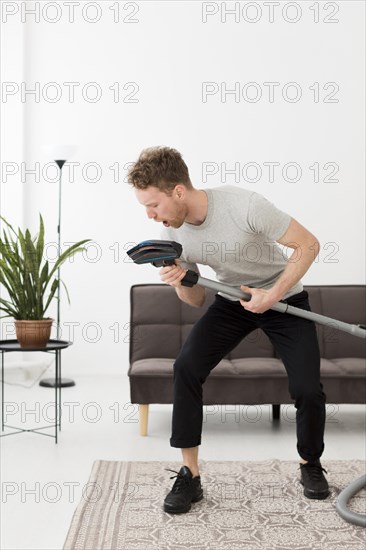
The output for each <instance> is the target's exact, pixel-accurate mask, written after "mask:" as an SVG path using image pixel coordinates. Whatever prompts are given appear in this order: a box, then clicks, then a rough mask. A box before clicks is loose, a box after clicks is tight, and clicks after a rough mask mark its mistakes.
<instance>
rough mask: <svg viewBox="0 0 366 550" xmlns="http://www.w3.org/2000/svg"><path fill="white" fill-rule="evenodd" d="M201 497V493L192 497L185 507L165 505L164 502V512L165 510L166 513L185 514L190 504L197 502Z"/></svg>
mask: <svg viewBox="0 0 366 550" xmlns="http://www.w3.org/2000/svg"><path fill="white" fill-rule="evenodd" d="M202 499H203V493H202V495H201V496H199V497H197V498H195V499H193V500H192V501H191V503H190V504H188V505H187V506H186V507H185V508H171V507H170V506H166V505H165V504H164V512H167V513H168V514H186V513H187V512H189V510H190V509H191V504H193V503H195V502H199V501H200V500H202Z"/></svg>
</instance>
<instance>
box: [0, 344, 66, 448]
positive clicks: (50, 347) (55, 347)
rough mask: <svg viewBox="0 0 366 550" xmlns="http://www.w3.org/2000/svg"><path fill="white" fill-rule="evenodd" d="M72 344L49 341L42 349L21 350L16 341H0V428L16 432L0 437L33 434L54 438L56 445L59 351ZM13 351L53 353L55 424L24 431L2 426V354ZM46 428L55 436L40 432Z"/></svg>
mask: <svg viewBox="0 0 366 550" xmlns="http://www.w3.org/2000/svg"><path fill="white" fill-rule="evenodd" d="M71 344H72V342H66V341H65V340H49V341H48V342H47V345H46V347H44V348H21V347H20V344H19V342H18V340H0V352H1V427H2V431H4V428H13V429H15V430H17V431H16V432H11V433H8V434H1V435H0V437H5V436H6V435H14V434H18V433H21V432H34V433H39V434H40V435H47V436H48V437H54V438H55V443H57V428H59V430H61V384H60V380H61V351H62V350H63V349H65V348H68V347H69V346H71ZM15 351H23V352H28V351H44V352H47V353H53V354H54V355H55V381H56V383H55V423H54V424H49V425H48V426H43V427H40V428H34V429H32V430H25V429H23V428H18V427H16V426H9V425H7V424H4V353H10V352H15ZM46 428H55V435H51V434H47V433H44V432H41V431H40V430H44V429H46Z"/></svg>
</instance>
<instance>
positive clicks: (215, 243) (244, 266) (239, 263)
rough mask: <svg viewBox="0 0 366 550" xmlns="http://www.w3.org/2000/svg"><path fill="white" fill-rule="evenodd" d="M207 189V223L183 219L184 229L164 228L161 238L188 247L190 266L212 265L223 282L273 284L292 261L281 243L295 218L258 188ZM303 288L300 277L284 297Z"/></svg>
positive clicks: (185, 249)
mask: <svg viewBox="0 0 366 550" xmlns="http://www.w3.org/2000/svg"><path fill="white" fill-rule="evenodd" d="M204 191H205V193H206V194H207V198H208V211H207V216H206V219H205V221H204V222H203V223H202V224H201V225H192V224H189V223H183V225H182V226H181V227H180V228H179V229H174V228H172V227H167V228H165V227H163V229H162V232H161V238H162V239H165V240H171V241H176V242H179V243H180V244H181V245H182V246H183V252H182V255H181V258H180V261H181V264H182V267H183V268H184V269H192V270H193V271H199V269H198V266H197V264H201V265H208V266H210V267H211V268H212V269H213V270H214V271H215V273H216V277H217V280H218V281H220V282H222V283H226V284H228V285H231V286H233V287H240V285H246V286H250V287H253V288H264V289H267V290H268V289H270V288H272V286H273V285H274V283H275V282H276V280H277V279H278V278H279V276H280V275H281V273H282V272H283V270H284V269H285V267H286V265H287V263H288V258H287V256H286V254H285V252H284V251H283V250H282V249H281V248H280V247H279V246H278V244H277V243H276V241H277V240H278V239H280V238H281V237H282V236H283V235H284V234H285V233H286V230H287V228H288V226H289V224H290V220H291V216H290V215H289V214H286V213H285V212H282V211H281V210H278V208H276V207H275V206H274V205H273V204H272V203H271V202H269V201H268V200H267V199H265V198H264V197H263V196H262V195H260V194H259V193H256V192H254V191H250V190H247V189H241V188H239V187H236V186H233V185H225V186H222V187H216V188H213V189H204ZM302 289H303V286H302V283H301V281H299V282H298V283H297V284H295V285H294V286H293V287H292V288H290V289H289V290H288V292H287V293H286V295H285V296H283V298H288V297H289V296H292V295H293V294H297V293H298V292H301V291H302ZM219 294H221V295H222V296H224V297H225V298H228V299H230V300H237V298H234V297H232V296H229V295H227V294H224V293H223V292H220V293H219Z"/></svg>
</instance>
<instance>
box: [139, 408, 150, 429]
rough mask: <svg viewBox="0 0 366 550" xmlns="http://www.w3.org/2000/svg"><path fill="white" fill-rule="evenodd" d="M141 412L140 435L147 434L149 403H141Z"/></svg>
mask: <svg viewBox="0 0 366 550" xmlns="http://www.w3.org/2000/svg"><path fill="white" fill-rule="evenodd" d="M139 413H140V435H147V421H148V417H149V405H139Z"/></svg>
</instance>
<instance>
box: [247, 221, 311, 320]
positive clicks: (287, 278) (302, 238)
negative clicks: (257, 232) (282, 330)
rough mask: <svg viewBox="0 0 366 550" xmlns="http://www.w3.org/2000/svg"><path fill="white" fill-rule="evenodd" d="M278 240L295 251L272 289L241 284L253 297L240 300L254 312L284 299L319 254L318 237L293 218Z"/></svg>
mask: <svg viewBox="0 0 366 550" xmlns="http://www.w3.org/2000/svg"><path fill="white" fill-rule="evenodd" d="M277 242H278V243H279V244H282V245H284V246H287V247H289V248H292V249H293V250H294V252H293V253H292V254H291V256H290V258H289V259H288V264H287V266H286V268H285V270H284V271H283V273H282V275H281V276H280V277H279V278H278V279H277V281H276V283H275V284H274V285H273V287H272V288H271V289H270V290H264V289H260V288H258V289H253V288H249V287H247V286H244V285H242V286H241V289H242V290H243V291H244V292H249V293H250V294H252V299H251V300H250V301H249V302H244V300H241V301H240V302H241V304H242V306H243V307H244V308H245V309H247V310H248V311H252V312H253V313H263V312H264V311H266V310H267V309H270V307H271V306H272V305H273V304H274V303H276V302H278V301H279V300H282V298H283V297H284V296H285V294H286V292H287V291H288V290H289V289H290V288H291V287H293V286H294V285H295V284H296V283H297V282H298V281H300V279H301V278H302V277H303V275H304V274H305V273H306V272H307V270H308V269H309V267H310V266H311V264H312V263H313V262H314V260H315V258H316V257H317V255H318V254H319V249H320V243H319V241H318V239H317V238H316V237H314V235H313V234H312V233H310V231H308V230H307V229H306V228H305V227H303V226H302V225H301V224H300V223H299V222H297V221H296V220H295V219H293V218H291V222H290V225H289V227H288V229H287V231H286V233H285V234H284V235H283V236H282V237H281V238H280V239H278V241H277Z"/></svg>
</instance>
